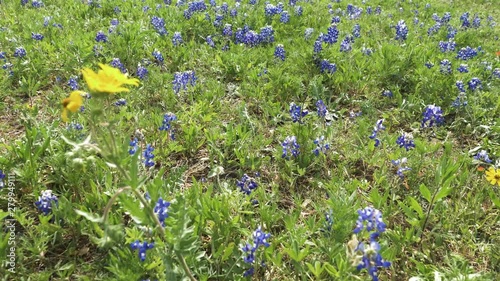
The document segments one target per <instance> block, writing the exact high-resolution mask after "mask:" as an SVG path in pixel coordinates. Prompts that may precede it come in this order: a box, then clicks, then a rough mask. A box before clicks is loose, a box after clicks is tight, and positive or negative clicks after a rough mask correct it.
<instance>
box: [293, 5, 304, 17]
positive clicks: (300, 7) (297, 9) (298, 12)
mask: <svg viewBox="0 0 500 281" xmlns="http://www.w3.org/2000/svg"><path fill="white" fill-rule="evenodd" d="M303 12H304V9H303V8H302V6H296V7H295V14H296V15H297V16H299V17H300V16H302V13H303Z"/></svg>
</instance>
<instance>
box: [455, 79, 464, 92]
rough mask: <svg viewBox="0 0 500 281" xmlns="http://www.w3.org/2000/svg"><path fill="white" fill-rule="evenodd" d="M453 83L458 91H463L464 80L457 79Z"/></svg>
mask: <svg viewBox="0 0 500 281" xmlns="http://www.w3.org/2000/svg"><path fill="white" fill-rule="evenodd" d="M455 85H456V86H457V88H458V91H459V92H461V93H465V85H464V82H462V81H461V80H458V81H457V82H456V83H455Z"/></svg>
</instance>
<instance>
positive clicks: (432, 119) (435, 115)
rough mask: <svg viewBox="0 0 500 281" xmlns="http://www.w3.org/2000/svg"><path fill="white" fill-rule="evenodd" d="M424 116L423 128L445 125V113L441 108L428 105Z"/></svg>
mask: <svg viewBox="0 0 500 281" xmlns="http://www.w3.org/2000/svg"><path fill="white" fill-rule="evenodd" d="M422 115H423V116H424V118H423V119H422V128H426V127H427V128H430V127H432V126H434V125H435V126H439V125H442V124H443V123H444V117H443V111H442V110H441V107H439V106H435V105H433V104H431V105H428V106H427V107H426V108H425V111H424V113H422Z"/></svg>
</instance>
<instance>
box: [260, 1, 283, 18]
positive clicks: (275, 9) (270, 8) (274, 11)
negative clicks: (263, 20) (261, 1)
mask: <svg viewBox="0 0 500 281" xmlns="http://www.w3.org/2000/svg"><path fill="white" fill-rule="evenodd" d="M281 11H282V9H280V7H279V6H274V5H273V4H269V3H268V4H266V6H264V13H265V15H266V16H268V17H272V16H274V15H278V14H280V13H281Z"/></svg>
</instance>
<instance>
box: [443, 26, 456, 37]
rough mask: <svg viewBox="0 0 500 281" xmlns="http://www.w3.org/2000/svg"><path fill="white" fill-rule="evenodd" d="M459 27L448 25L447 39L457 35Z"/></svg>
mask: <svg viewBox="0 0 500 281" xmlns="http://www.w3.org/2000/svg"><path fill="white" fill-rule="evenodd" d="M457 32H458V31H457V29H456V28H454V27H451V26H450V27H448V34H446V38H447V39H453V38H455V35H457Z"/></svg>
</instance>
